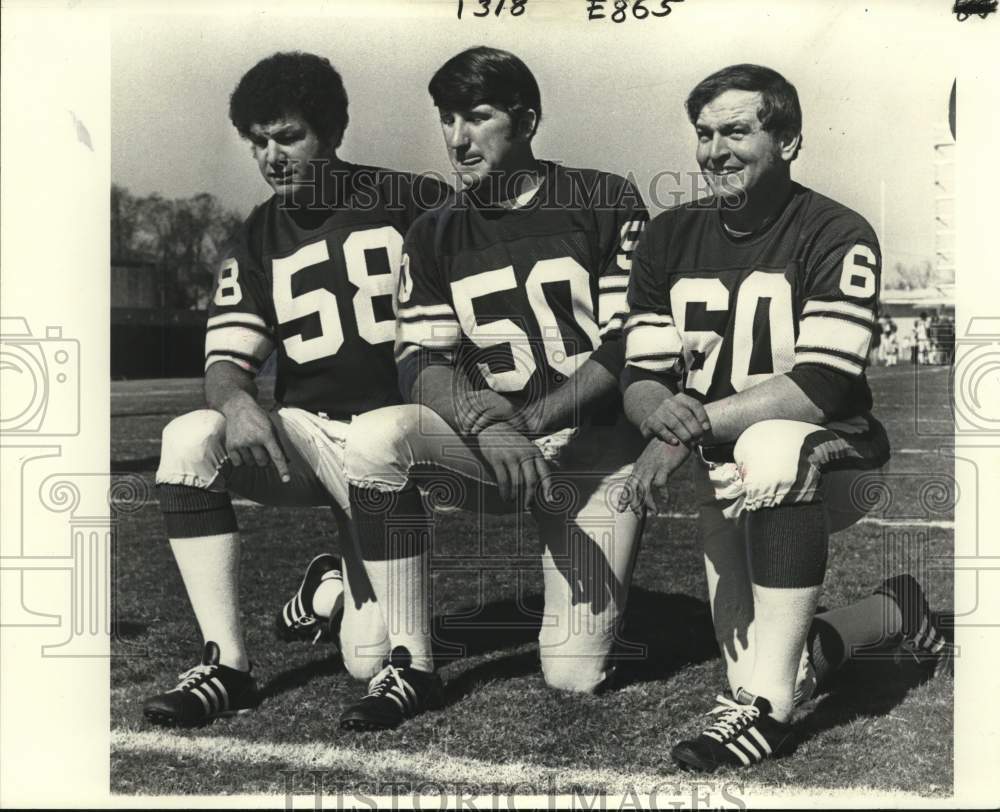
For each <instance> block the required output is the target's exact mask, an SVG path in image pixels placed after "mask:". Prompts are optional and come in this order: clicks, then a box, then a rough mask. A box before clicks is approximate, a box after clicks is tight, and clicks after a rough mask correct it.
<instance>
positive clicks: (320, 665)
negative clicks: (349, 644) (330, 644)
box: [260, 653, 344, 700]
mask: <svg viewBox="0 0 1000 812" xmlns="http://www.w3.org/2000/svg"><path fill="white" fill-rule="evenodd" d="M343 670H344V665H343V661H342V660H341V658H340V654H339V653H338V654H334V655H332V656H329V657H324V658H323V659H321V660H320V659H317V660H310V661H309V662H307V663H303V664H302V665H298V666H296V667H295V668H292V669H290V670H288V671H282V672H281V673H279V674H278V675H277V676H275V677H274V678H273V679H271V680H268V682H267V683H265V684H264V686H263V687H262V688H261V689H260V698H261V699H262V700H264V699H269V698H271V697H275V696H278V695H279V694H283V693H285V692H286V691H291V690H294V689H295V688H301V687H302V686H304V685H307V684H309V683H310V682H312V681H313V680H314V679H319V678H321V677H331V676H333V675H335V674H340V673H342V672H343Z"/></svg>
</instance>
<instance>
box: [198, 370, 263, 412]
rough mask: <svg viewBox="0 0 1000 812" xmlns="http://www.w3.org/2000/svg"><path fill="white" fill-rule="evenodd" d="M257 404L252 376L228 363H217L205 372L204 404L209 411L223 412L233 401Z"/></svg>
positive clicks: (255, 387) (255, 385) (255, 388)
mask: <svg viewBox="0 0 1000 812" xmlns="http://www.w3.org/2000/svg"><path fill="white" fill-rule="evenodd" d="M245 398H249V399H250V400H251V401H253V402H254V403H256V402H257V384H256V382H255V380H254V377H253V375H251V374H250V373H249V372H246V371H245V370H242V369H240V368H239V367H238V366H236V365H235V364H231V363H230V362H229V361H217V362H216V363H214V364H212V366H210V367H209V368H208V369H207V370H205V402H206V403H207V404H208V407H209V408H210V409H215V410H216V411H219V412H221V411H223V410H224V407H225V406H226V404H227V403H230V402H231V401H233V400H234V399H236V400H240V399H245Z"/></svg>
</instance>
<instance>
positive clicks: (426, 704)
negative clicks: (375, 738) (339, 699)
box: [340, 646, 444, 730]
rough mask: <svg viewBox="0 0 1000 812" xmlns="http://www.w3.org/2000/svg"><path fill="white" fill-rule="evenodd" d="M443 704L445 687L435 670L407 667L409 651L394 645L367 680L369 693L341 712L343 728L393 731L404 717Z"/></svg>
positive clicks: (410, 716) (409, 716)
mask: <svg viewBox="0 0 1000 812" xmlns="http://www.w3.org/2000/svg"><path fill="white" fill-rule="evenodd" d="M443 706H444V686H443V684H442V683H441V677H439V676H438V675H437V674H436V673H434V672H427V671H418V670H417V669H416V668H412V667H411V666H410V652H409V651H407V649H406V648H405V647H403V646H396V648H394V649H393V650H392V651H391V652H390V653H389V656H388V657H387V658H386V659H385V661H384V662H383V668H382V670H381V671H379V672H378V673H377V674H376V675H375V676H374V677H372V679H371V682H369V683H368V693H367V694H365V695H364V696H363V697H362V698H361V699H360V701H358V702H356V703H355V704H353V705H351V706H350V707H349V708H347V710H345V711H344V712H343V714H341V717H340V726H341V727H342V728H343V729H344V730H392V729H393V728H396V727H399V725H401V724H402V723H403V722H405V721H406V720H407V719H411V718H413V717H414V716H416V715H417V714H419V713H423V712H424V711H427V710H436V709H438V708H441V707H443Z"/></svg>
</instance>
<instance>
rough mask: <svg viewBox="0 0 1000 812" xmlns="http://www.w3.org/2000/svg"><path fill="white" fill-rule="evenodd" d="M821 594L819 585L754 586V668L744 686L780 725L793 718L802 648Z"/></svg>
mask: <svg viewBox="0 0 1000 812" xmlns="http://www.w3.org/2000/svg"><path fill="white" fill-rule="evenodd" d="M821 591H822V587H821V586H810V587H802V588H797V589H786V588H776V587H764V586H759V585H758V584H754V586H753V597H754V613H755V618H754V638H755V639H754V667H753V675H752V676H751V678H750V680H749V683H750V684H749V685H744V686H743V687H744V688H746V689H747V690H748V691H750V693H753V694H757V695H758V696H762V697H764V698H766V699H767V700H768V701H769V702H770V703H771V708H772V711H771V715H772V716H773V717H774V718H775V719H777V720H778V721H779V722H787V721H788V719H789V717H790V716H791V715H792V708H793V707H794V695H795V682H796V678H797V676H798V671H799V663H800V662H801V660H802V649H803V647H804V646H805V643H806V635H807V634H808V633H809V627H810V625H811V624H812V620H813V615H814V614H815V612H816V604H817V602H818V601H819V596H820V592H821Z"/></svg>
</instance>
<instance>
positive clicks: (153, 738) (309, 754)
mask: <svg viewBox="0 0 1000 812" xmlns="http://www.w3.org/2000/svg"><path fill="white" fill-rule="evenodd" d="M111 751H112V753H113V754H114V753H118V754H122V755H127V754H132V753H136V752H147V753H155V754H159V755H173V756H186V757H197V758H199V759H200V760H202V761H203V762H208V763H219V762H222V763H233V762H241V763H246V764H251V765H254V766H256V767H258V768H259V767H260V766H261V764H262V762H264V761H266V760H273V761H281V762H284V763H285V764H287V765H288V766H289V767H291V768H296V769H298V770H300V771H301V770H323V769H326V770H331V769H342V770H352V771H356V772H358V773H359V774H360V775H361V776H362V777H363V780H365V781H369V782H370V781H372V780H383V781H385V780H387V779H398V778H399V777H400V776H401V775H412V776H417V777H416V778H414V783H415V784H417V783H420V782H421V781H423V782H430V783H437V784H448V783H452V784H460V785H465V786H468V785H479V786H489V785H492V784H497V785H501V786H503V785H507V786H516V785H521V786H525V785H528V786H537V787H539V788H542V789H545V788H548V787H549V786H555V787H556V789H557V791H560V792H562V793H565V794H568V793H567V789H566V788H567V787H571V786H577V787H587V788H600V787H603V788H604V791H605V792H606V793H607V794H608V795H609V796H611V795H625V796H626V797H628V794H629V793H633V792H638V793H640V794H648V793H650V792H651V791H656V792H657V793H658V795H659V797H660V798H661V799H662V798H667V797H670V798H680V797H684V796H686V795H687V796H688V797H690V795H689V793H690V792H691V791H693V790H699V788H700V791H703V790H704V786H705V783H704V781H705V779H704V778H702V779H701V781H700V783H699V781H698V779H697V778H695V779H688V778H686V777H685V774H684V773H680V772H672V773H643V772H631V773H630V772H618V771H616V770H574V769H559V768H553V767H544V766H541V765H538V764H523V763H511V764H497V763H495V762H491V761H482V760H479V759H472V758H462V757H456V756H453V755H447V754H443V753H442V754H435V753H429V752H424V753H419V754H413V753H410V752H402V751H399V750H380V751H378V752H376V753H372V752H364V751H359V750H356V749H352V748H346V747H345V748H341V747H334V746H331V745H324V744H274V743H271V742H260V741H247V740H244V739H236V738H232V737H228V736H182V735H177V734H173V733H169V732H159V731H145V730H144V731H128V730H112V731H111ZM549 781H551V782H552V783H551V784H550V783H549ZM665 782H669V783H665ZM738 784H739V788H738V790H736V791H737V792H738V793H739V795H740V796H741V797H749V798H750V799H751V800H752V801H753V804H754V805H755V806H756V805H762V804H765V803H766V800H767V799H769V798H775V799H781V798H796V797H799V796H801V795H803V794H804V793H806V792H808V793H809V795H810V797H811V799H812V800H813V801H815V802H816V803H822V800H823V799H830V800H837V799H839V800H840V801H841V803H845V804H846V806H861V805H860V804H858V799H859V798H862V799H864V806H865V807H867V808H876V807H879V806H882V805H885V806H890V807H897V806H898V805H899V801H900V800H902V799H907V800H909V801H916V802H917V805H918V806H922V807H924V808H933V806H934V801H935V799H933V798H925V797H921V796H919V795H917V794H915V793H909V792H903V791H899V790H886V789H882V788H879V789H875V788H872V787H851V788H850V789H846V790H845V789H825V788H822V789H821V788H816V787H805V786H785V787H781V788H776V787H774V786H761V785H760V784H757V783H755V782H752V781H746V780H743V779H742V778H741V779H740V780H739V781H738ZM246 797H253V798H254V799H255V800H256V803H253V804H251V805H252V806H258V805H259V801H260V800H261V798H260V796H246ZM153 800H155V798H154V797H153V796H147V797H141V796H136V797H134V798H130V799H129V802H130V803H134V802H138V803H139V805H140V806H149V805H150V804H147V803H146V801H153ZM186 800H188V801H194V800H197V797H196V796H187V799H186ZM238 800H242V799H241V798H240V799H238V798H236V797H229V798H225V799H218V798H217V799H216V800H215V804H214V805H216V806H219V807H221V806H236V803H235V802H236V801H238ZM541 800H542V801H543V802H544V801H545V797H544V796H541ZM609 800H610V799H609ZM230 802H234V803H230ZM873 804H874V805H873ZM872 805H873V806H872ZM433 808H438V807H437V806H434V807H433Z"/></svg>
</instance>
